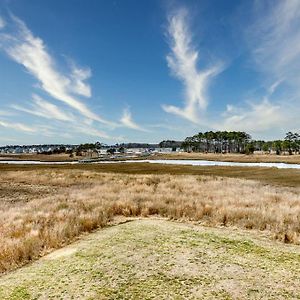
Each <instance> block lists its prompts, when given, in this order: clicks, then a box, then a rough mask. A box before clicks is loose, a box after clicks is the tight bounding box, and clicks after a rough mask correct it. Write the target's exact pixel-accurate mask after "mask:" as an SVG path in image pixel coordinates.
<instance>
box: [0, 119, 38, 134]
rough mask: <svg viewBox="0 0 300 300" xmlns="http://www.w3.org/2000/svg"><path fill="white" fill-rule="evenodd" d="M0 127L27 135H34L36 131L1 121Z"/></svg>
mask: <svg viewBox="0 0 300 300" xmlns="http://www.w3.org/2000/svg"><path fill="white" fill-rule="evenodd" d="M0 126H1V127H4V128H8V129H10V128H11V129H14V130H18V131H23V132H27V133H34V132H36V131H37V129H36V128H35V127H31V126H28V125H25V124H22V123H15V122H7V121H1V120H0Z"/></svg>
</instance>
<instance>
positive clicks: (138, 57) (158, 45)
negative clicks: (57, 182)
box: [0, 0, 300, 145]
mask: <svg viewBox="0 0 300 300" xmlns="http://www.w3.org/2000/svg"><path fill="white" fill-rule="evenodd" d="M299 25H300V2H299V1H297V0H289V1H263V0H262V1H234V0H232V1H226V0H213V1H212V0H207V1H204V0H203V1H193V0H190V1H156V0H153V1H146V0H126V1H123V0H112V1H97V0H89V1H85V0H73V1H60V0H51V1H50V0H49V1H40V0H27V1H22V0H3V1H1V2H0V145H5V144H32V143H38V144H40V143H81V142H94V141H100V142H106V143H115V142H119V143H120V142H128V141H135V142H142V141H143V142H159V141H161V140H162V139H176V140H180V139H183V138H184V137H186V136H188V135H192V134H194V133H196V132H199V131H206V130H244V131H247V132H249V133H250V134H251V135H252V136H253V137H254V138H257V139H273V138H282V137H283V136H284V134H285V132H287V131H289V130H292V131H298V130H299V127H300V118H299V112H300V103H299V96H300V95H299V94H300V93H299V92H300V75H299V74H300V73H299V71H298V70H299V67H300V26H299Z"/></svg>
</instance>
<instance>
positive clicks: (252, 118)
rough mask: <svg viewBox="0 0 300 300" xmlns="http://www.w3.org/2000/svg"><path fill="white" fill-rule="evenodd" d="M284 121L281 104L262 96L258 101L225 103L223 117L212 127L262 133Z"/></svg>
mask: <svg viewBox="0 0 300 300" xmlns="http://www.w3.org/2000/svg"><path fill="white" fill-rule="evenodd" d="M285 122H286V120H285V115H284V113H283V111H282V108H281V106H280V105H278V104H273V103H271V102H270V101H269V100H268V99H267V98H264V99H263V100H262V101H260V102H258V103H253V102H249V103H247V105H242V106H233V105H227V110H226V111H225V112H224V113H223V118H220V121H218V122H216V123H214V124H213V127H214V128H216V129H218V130H242V131H247V132H254V133H262V132H265V131H267V130H269V129H271V128H274V127H275V126H276V127H278V126H281V125H282V124H283V123H285Z"/></svg>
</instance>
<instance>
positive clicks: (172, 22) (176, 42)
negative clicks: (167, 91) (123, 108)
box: [162, 9, 222, 123]
mask: <svg viewBox="0 0 300 300" xmlns="http://www.w3.org/2000/svg"><path fill="white" fill-rule="evenodd" d="M187 19H188V12H187V10H185V9H180V10H177V11H176V12H175V13H174V14H172V15H170V16H169V23H168V37H169V40H170V47H171V52H170V54H169V55H168V56H167V62H168V66H169V68H170V70H171V71H172V73H173V75H174V76H175V77H176V78H177V79H179V80H181V81H182V83H183V85H184V100H185V102H184V104H185V106H184V107H183V108H179V107H176V106H173V105H163V106H162V107H163V109H164V110H165V111H166V112H168V113H172V114H175V115H178V116H180V117H182V118H185V119H187V120H189V121H191V122H194V123H199V117H200V116H199V113H200V112H203V111H205V109H206V107H207V105H208V100H207V96H206V91H207V87H208V85H209V83H210V80H211V79H212V78H213V77H214V76H216V75H217V74H218V73H220V72H221V70H222V67H221V65H220V64H216V65H214V66H212V67H210V68H207V69H205V70H199V68H198V67H197V64H198V58H199V57H198V56H199V55H198V51H197V50H195V48H194V47H193V45H192V35H191V33H190V31H189V28H188V20H187Z"/></svg>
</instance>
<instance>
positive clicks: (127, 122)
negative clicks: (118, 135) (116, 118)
mask: <svg viewBox="0 0 300 300" xmlns="http://www.w3.org/2000/svg"><path fill="white" fill-rule="evenodd" d="M120 122H121V124H122V125H124V126H125V127H128V128H131V129H134V130H139V131H144V132H149V131H148V130H147V129H145V128H143V127H141V126H140V125H138V124H137V123H136V122H134V121H133V119H132V116H131V112H130V110H129V109H128V108H127V109H124V111H123V115H122V118H121V120H120Z"/></svg>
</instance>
